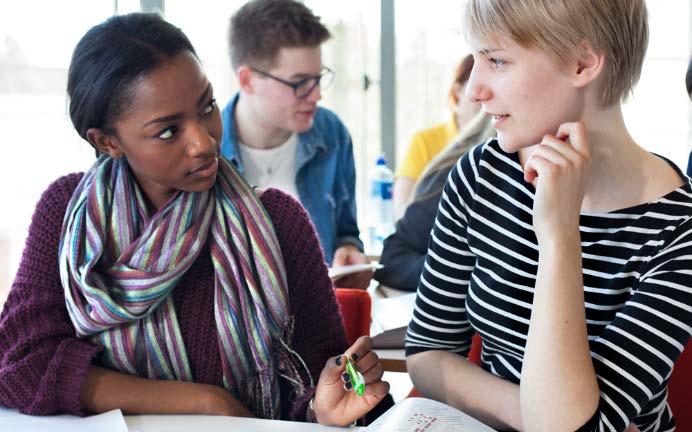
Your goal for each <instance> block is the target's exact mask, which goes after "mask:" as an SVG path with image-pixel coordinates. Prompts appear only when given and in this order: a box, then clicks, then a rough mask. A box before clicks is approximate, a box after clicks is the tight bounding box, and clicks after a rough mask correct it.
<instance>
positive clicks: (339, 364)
mask: <svg viewBox="0 0 692 432" xmlns="http://www.w3.org/2000/svg"><path fill="white" fill-rule="evenodd" d="M334 362H335V363H336V365H337V366H341V356H336V359H334Z"/></svg>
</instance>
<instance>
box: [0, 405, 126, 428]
mask: <svg viewBox="0 0 692 432" xmlns="http://www.w3.org/2000/svg"><path fill="white" fill-rule="evenodd" d="M0 430H1V431H22V432H33V431H46V430H50V431H51V432H81V431H84V432H92V431H99V432H128V429H127V425H126V424H125V418H124V417H123V413H122V412H120V410H113V411H108V412H107V413H103V414H98V415H94V416H91V417H84V418H82V417H76V416H72V415H66V414H63V415H56V416H30V415H25V414H19V413H18V412H17V410H14V409H7V408H0Z"/></svg>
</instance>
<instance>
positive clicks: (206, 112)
mask: <svg viewBox="0 0 692 432" xmlns="http://www.w3.org/2000/svg"><path fill="white" fill-rule="evenodd" d="M215 109H216V99H212V100H211V101H209V104H207V106H206V107H205V108H204V111H202V114H204V115H209V114H211V113H213V112H214V110H215Z"/></svg>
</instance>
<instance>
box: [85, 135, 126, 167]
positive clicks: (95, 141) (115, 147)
mask: <svg viewBox="0 0 692 432" xmlns="http://www.w3.org/2000/svg"><path fill="white" fill-rule="evenodd" d="M86 138H87V141H89V143H90V144H91V145H92V146H94V148H95V149H96V150H98V151H99V153H102V154H107V155H109V156H110V157H112V158H113V159H120V158H121V157H123V152H122V150H121V149H120V142H118V138H117V137H116V136H115V135H114V134H108V133H105V132H104V131H103V129H98V128H89V129H88V130H87V132H86Z"/></svg>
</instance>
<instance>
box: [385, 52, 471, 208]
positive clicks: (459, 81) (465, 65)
mask: <svg viewBox="0 0 692 432" xmlns="http://www.w3.org/2000/svg"><path fill="white" fill-rule="evenodd" d="M472 68H473V57H472V56H471V55H470V54H469V55H467V56H465V57H464V58H463V59H462V60H461V62H459V64H458V65H457V68H456V71H455V73H454V81H453V82H452V86H451V87H450V89H449V106H450V108H451V110H452V117H451V118H450V120H449V121H448V122H447V123H443V124H440V125H437V126H434V127H431V128H429V129H424V130H421V131H418V132H417V133H416V134H415V135H414V136H413V138H412V139H411V144H409V147H408V151H407V152H406V157H405V158H404V161H403V162H402V163H401V165H400V166H399V167H398V168H397V171H396V178H395V180H394V191H393V200H394V201H393V204H394V216H395V217H396V219H399V218H401V216H403V214H404V211H405V210H406V206H408V203H409V201H410V198H411V194H412V192H413V186H414V184H415V183H416V180H418V177H420V175H421V173H422V172H423V170H424V169H425V167H426V166H427V165H428V163H429V162H430V161H431V160H432V159H433V158H434V157H435V156H437V154H438V153H440V152H441V151H442V150H443V149H444V148H445V147H446V146H447V144H449V143H451V142H452V141H453V140H454V138H456V136H457V135H458V134H459V129H460V128H461V127H463V125H464V124H465V123H466V122H467V121H468V120H469V119H471V118H472V117H473V115H474V114H476V113H477V112H478V110H479V109H480V105H479V104H476V103H472V102H470V101H469V100H468V99H467V98H465V97H464V92H465V91H466V82H467V81H468V80H469V76H470V75H471V69H472Z"/></svg>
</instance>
